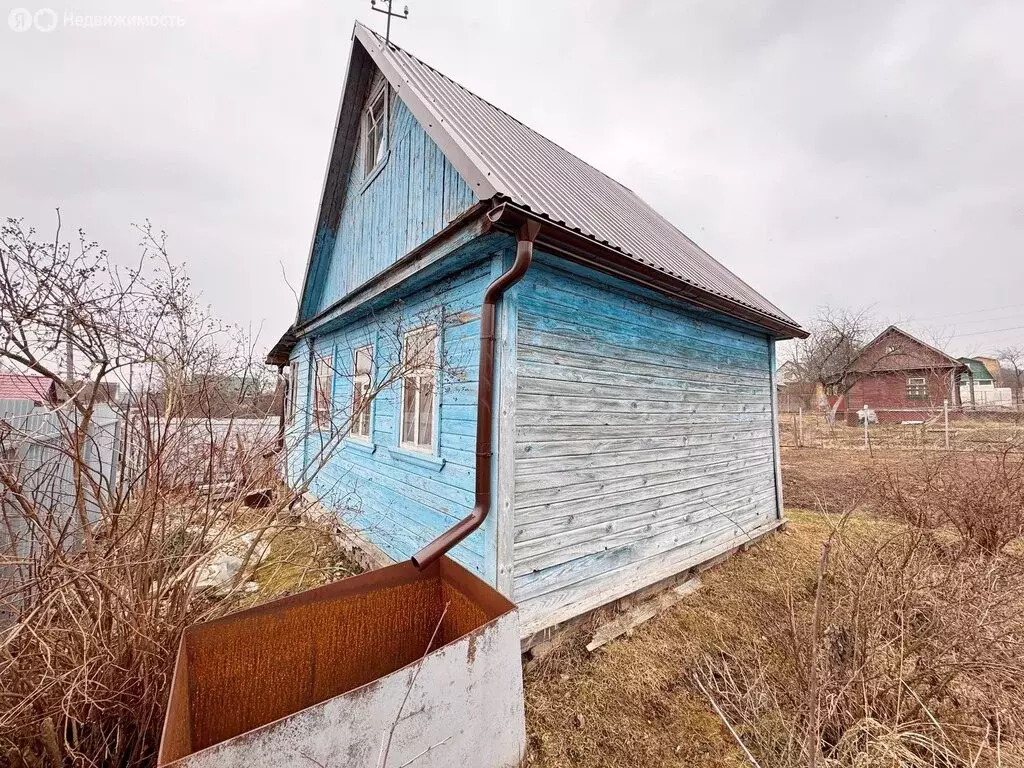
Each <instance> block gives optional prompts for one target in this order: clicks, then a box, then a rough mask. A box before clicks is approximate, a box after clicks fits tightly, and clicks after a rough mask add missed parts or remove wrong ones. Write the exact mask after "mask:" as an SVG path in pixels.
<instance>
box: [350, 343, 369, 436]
mask: <svg viewBox="0 0 1024 768" xmlns="http://www.w3.org/2000/svg"><path fill="white" fill-rule="evenodd" d="M354 358H355V359H354V360H353V373H352V428H351V429H350V430H349V436H350V437H355V438H358V439H360V440H369V439H370V405H371V403H370V386H371V383H372V376H373V345H371V344H367V345H366V346H365V347H360V348H359V349H357V350H356V351H355V355H354Z"/></svg>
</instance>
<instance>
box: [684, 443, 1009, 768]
mask: <svg viewBox="0 0 1024 768" xmlns="http://www.w3.org/2000/svg"><path fill="white" fill-rule="evenodd" d="M1015 462H1016V459H1015V458H1014V457H1012V456H1006V455H1003V456H996V457H988V459H987V460H985V461H975V460H974V459H969V460H967V461H966V462H965V464H964V465H962V466H951V465H949V464H945V465H943V466H941V467H938V466H936V465H934V464H933V463H932V462H931V461H924V460H922V463H921V464H919V465H915V466H914V467H913V472H912V473H908V474H913V476H914V479H913V481H911V480H909V479H908V478H906V479H905V480H904V481H901V482H900V484H898V485H897V483H896V482H895V481H894V477H892V476H890V477H888V478H887V479H886V480H885V481H884V482H883V483H881V484H880V485H879V486H878V498H877V499H876V502H877V506H878V508H880V509H882V510H883V511H884V512H885V513H886V515H887V518H886V521H884V522H878V523H872V524H870V525H860V524H858V525H854V524H852V522H851V518H850V517H849V516H847V517H844V518H842V519H841V520H839V521H838V522H837V523H834V528H833V531H832V535H831V537H830V539H829V541H828V542H827V543H826V544H825V547H826V548H827V549H826V550H825V552H827V555H828V556H827V558H825V557H823V559H822V565H821V566H820V567H819V570H818V573H817V575H816V576H815V577H812V578H811V580H810V581H809V582H807V583H803V584H799V583H798V584H795V585H791V587H790V588H789V589H788V590H787V592H786V596H787V597H786V610H785V611H783V612H781V613H778V612H776V613H775V615H765V616H762V617H761V618H762V622H763V623H764V625H766V626H773V625H774V626H775V627H776V628H777V630H778V637H779V638H780V641H782V642H784V647H782V648H780V649H778V652H777V653H775V654H772V655H771V656H770V657H767V658H763V659H760V660H758V661H756V662H752V661H751V659H750V658H748V657H742V658H740V657H736V656H733V655H732V654H731V653H730V652H729V649H728V648H724V647H723V648H722V649H720V651H719V652H717V653H713V654H709V655H707V657H706V658H705V663H704V668H703V670H702V671H701V679H702V682H703V684H704V685H705V686H706V687H707V688H708V690H709V691H710V695H711V696H713V697H714V698H715V699H716V700H717V701H718V702H719V704H720V705H721V706H722V707H723V708H724V710H725V712H726V713H727V716H728V717H730V718H732V719H733V721H734V722H738V723H741V724H742V731H743V733H744V736H745V738H746V740H747V746H748V747H749V748H750V749H751V751H752V752H753V753H754V754H755V755H757V756H758V759H759V760H760V761H761V762H762V764H763V765H780V766H814V765H825V766H835V767H836V768H839V767H840V766H841V767H842V768H854V767H859V766H893V768H895V767H896V766H922V767H923V766H934V767H939V766H942V767H951V766H1009V765H1022V764H1024V762H1022V760H1024V752H1022V744H1024V557H1022V547H1021V541H1020V539H1019V534H1020V529H1019V522H1018V521H1019V520H1020V506H1019V504H1020V499H1021V488H1020V484H1019V482H1020V480H1019V478H1020V474H1019V472H1020V470H1019V465H1018V464H1016V463H1015ZM856 514H858V515H859V514H864V513H863V512H859V511H858V512H857V513H856ZM823 554H824V553H823ZM780 578H782V577H781V576H780ZM815 595H818V598H817V599H815V597H814V596H815ZM811 606H813V607H811ZM770 610H774V607H767V606H766V611H770Z"/></svg>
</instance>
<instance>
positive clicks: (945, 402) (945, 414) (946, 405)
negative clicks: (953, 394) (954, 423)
mask: <svg viewBox="0 0 1024 768" xmlns="http://www.w3.org/2000/svg"><path fill="white" fill-rule="evenodd" d="M942 419H943V422H944V424H945V433H946V450H947V451H948V450H949V400H948V399H946V400H943V401H942Z"/></svg>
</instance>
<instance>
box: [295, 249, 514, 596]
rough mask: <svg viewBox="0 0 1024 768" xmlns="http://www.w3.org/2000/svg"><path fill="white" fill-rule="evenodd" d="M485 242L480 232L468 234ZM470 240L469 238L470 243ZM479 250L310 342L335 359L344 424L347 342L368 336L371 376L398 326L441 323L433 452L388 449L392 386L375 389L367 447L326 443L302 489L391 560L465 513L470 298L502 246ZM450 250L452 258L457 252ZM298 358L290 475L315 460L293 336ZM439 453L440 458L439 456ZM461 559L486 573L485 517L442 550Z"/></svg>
mask: <svg viewBox="0 0 1024 768" xmlns="http://www.w3.org/2000/svg"><path fill="white" fill-rule="evenodd" d="M478 242H480V243H482V244H484V243H485V241H484V240H483V239H481V240H480V241H478ZM472 248H473V246H472V245H471V246H469V249H470V250H472ZM481 257H482V258H481V259H479V260H477V261H476V262H475V263H473V264H471V265H470V266H468V267H465V268H462V269H460V270H459V271H458V272H457V273H455V274H449V275H447V276H445V277H443V278H440V279H438V280H437V281H436V282H434V283H433V284H431V285H429V286H428V287H426V288H421V289H419V290H417V291H416V292H414V293H411V294H408V295H400V294H396V295H395V296H394V297H393V298H392V299H391V300H390V303H388V304H386V305H384V306H381V307H376V308H374V309H373V311H372V312H364V313H363V315H362V317H361V318H359V319H355V320H348V321H344V324H343V325H341V326H340V327H337V328H335V329H333V330H331V331H329V332H327V333H324V334H323V335H321V336H319V337H318V338H316V339H315V340H314V341H313V349H314V353H315V354H316V355H321V354H329V355H331V356H332V357H333V359H334V361H335V369H336V371H337V374H336V376H335V383H334V391H333V404H334V416H335V421H336V423H338V424H344V423H345V422H346V421H347V419H348V416H349V414H350V412H351V402H352V384H351V378H350V376H351V368H352V361H353V354H354V350H355V349H357V348H359V347H361V346H364V345H366V344H373V345H374V358H375V365H376V368H377V374H376V378H377V380H380V379H382V378H384V377H385V376H386V372H387V371H388V370H389V369H393V368H394V366H396V365H397V361H398V360H399V339H400V338H401V335H402V333H404V331H407V330H411V329H413V328H416V327H418V326H421V325H423V324H425V323H427V322H430V323H436V324H438V326H439V327H440V328H441V359H442V360H443V364H444V367H445V369H446V372H445V373H444V374H443V375H442V381H441V385H440V387H439V391H438V399H439V408H438V413H439V418H438V421H437V424H438V432H437V436H436V438H435V441H436V444H437V450H436V453H437V459H439V460H440V461H439V462H436V463H435V465H434V466H431V465H430V464H429V463H425V462H423V461H422V460H421V459H419V460H418V459H417V458H416V457H415V455H414V457H413V458H412V460H410V458H409V453H407V452H405V451H402V450H400V449H399V448H398V443H399V435H398V419H399V394H400V386H399V384H398V383H395V384H393V385H392V386H390V387H388V388H387V389H385V390H383V391H382V392H381V393H380V394H379V395H378V396H377V398H376V400H375V401H374V403H373V407H372V411H371V413H372V418H371V430H372V447H371V448H370V449H367V447H366V446H364V445H358V444H354V443H352V442H346V443H343V444H342V447H341V448H340V449H338V450H334V451H332V452H331V453H330V454H329V456H327V460H326V461H325V462H324V463H323V464H324V465H323V466H322V467H320V468H318V470H317V471H316V474H315V477H314V479H313V480H312V484H311V488H310V490H311V491H312V492H313V494H314V495H316V496H317V497H318V498H320V500H321V502H322V503H323V504H324V505H325V506H327V507H328V508H331V509H334V510H336V511H337V512H338V515H339V517H340V518H341V519H342V521H343V522H345V523H346V524H348V525H349V526H351V527H353V528H355V529H356V530H357V531H359V532H360V533H361V534H362V535H363V536H364V537H366V538H368V539H369V540H371V541H372V542H373V543H374V544H376V545H377V546H378V547H380V548H381V549H383V550H384V551H385V552H386V553H387V554H388V555H390V556H391V557H392V558H394V559H395V560H403V559H407V558H408V557H410V556H411V555H412V554H414V553H415V552H416V551H417V550H418V549H419V548H420V547H422V546H423V545H424V544H426V543H427V542H429V541H431V540H432V539H433V538H435V537H436V536H437V535H439V534H440V533H441V532H442V531H444V530H446V529H447V528H448V527H450V526H451V525H453V524H454V523H455V522H457V521H458V520H460V519H461V518H463V517H465V516H466V514H468V512H469V510H470V509H472V506H473V488H474V441H475V435H476V392H477V366H478V363H479V338H478V337H479V332H480V301H481V297H482V295H483V292H484V289H485V288H486V286H487V284H488V283H489V282H490V280H492V279H493V277H494V274H496V273H497V271H498V270H500V268H501V259H502V254H501V253H496V254H494V255H493V256H492V255H484V254H481ZM458 260H459V256H458V255H457V256H456V257H455V258H454V259H453V261H458ZM293 359H294V360H297V361H298V362H299V382H300V383H299V387H298V390H297V392H298V395H299V399H298V404H299V413H300V414H301V415H300V418H299V423H298V424H296V425H295V426H294V427H293V430H292V431H293V433H294V434H295V435H297V436H298V439H295V440H292V441H290V442H291V443H292V444H293V446H294V447H293V450H292V451H291V454H290V455H291V461H292V476H293V477H297V476H298V475H299V474H300V472H301V467H299V466H298V465H299V464H301V463H302V462H303V461H304V462H305V466H306V467H310V468H312V467H316V466H317V464H318V452H319V451H320V444H321V443H320V440H321V437H320V433H318V432H316V431H315V430H313V429H312V428H311V420H310V412H309V408H308V403H309V402H310V399H311V393H312V387H313V383H312V381H311V377H310V376H309V373H308V371H309V368H308V365H309V363H308V360H309V348H308V345H307V343H306V342H305V341H302V342H300V344H299V345H298V346H297V347H296V349H295V352H294V354H293ZM441 462H443V464H442V463H441ZM452 555H453V557H454V558H455V559H456V560H458V561H459V562H460V563H462V564H463V565H465V566H466V567H468V568H470V569H471V570H473V571H474V572H475V573H477V574H479V575H481V576H482V577H484V578H485V579H487V580H488V581H490V582H492V583H493V582H494V574H495V561H494V558H495V547H494V519H493V518H491V519H490V520H489V521H488V523H487V524H485V525H484V526H483V527H482V528H480V529H479V530H477V531H476V532H475V533H474V534H473V535H472V536H470V537H469V538H468V539H466V541H465V542H463V543H462V544H461V545H459V546H458V547H457V548H456V549H455V550H453V552H452Z"/></svg>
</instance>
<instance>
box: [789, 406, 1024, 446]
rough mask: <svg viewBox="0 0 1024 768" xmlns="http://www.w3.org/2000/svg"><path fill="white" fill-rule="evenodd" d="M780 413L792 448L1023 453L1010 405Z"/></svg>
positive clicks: (1022, 421)
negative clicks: (832, 416)
mask: <svg viewBox="0 0 1024 768" xmlns="http://www.w3.org/2000/svg"><path fill="white" fill-rule="evenodd" d="M865 408H866V410H865V409H861V410H859V411H846V412H840V413H838V414H836V416H835V419H834V420H833V419H832V418H830V414H829V413H827V412H824V411H820V410H813V411H804V410H802V409H798V410H797V411H794V412H788V413H786V412H783V413H780V414H779V438H780V441H781V443H782V445H783V446H787V447H794V448H832V449H866V448H868V447H869V446H870V447H873V448H884V449H894V450H923V449H924V450H954V451H989V452H1002V451H1007V450H1009V451H1015V452H1016V451H1024V411H1022V410H1017V409H1006V408H992V409H985V408H977V407H974V408H972V407H970V406H960V407H953V406H948V407H938V408H936V407H922V408H872V407H870V405H869V406H866V407H865Z"/></svg>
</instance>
